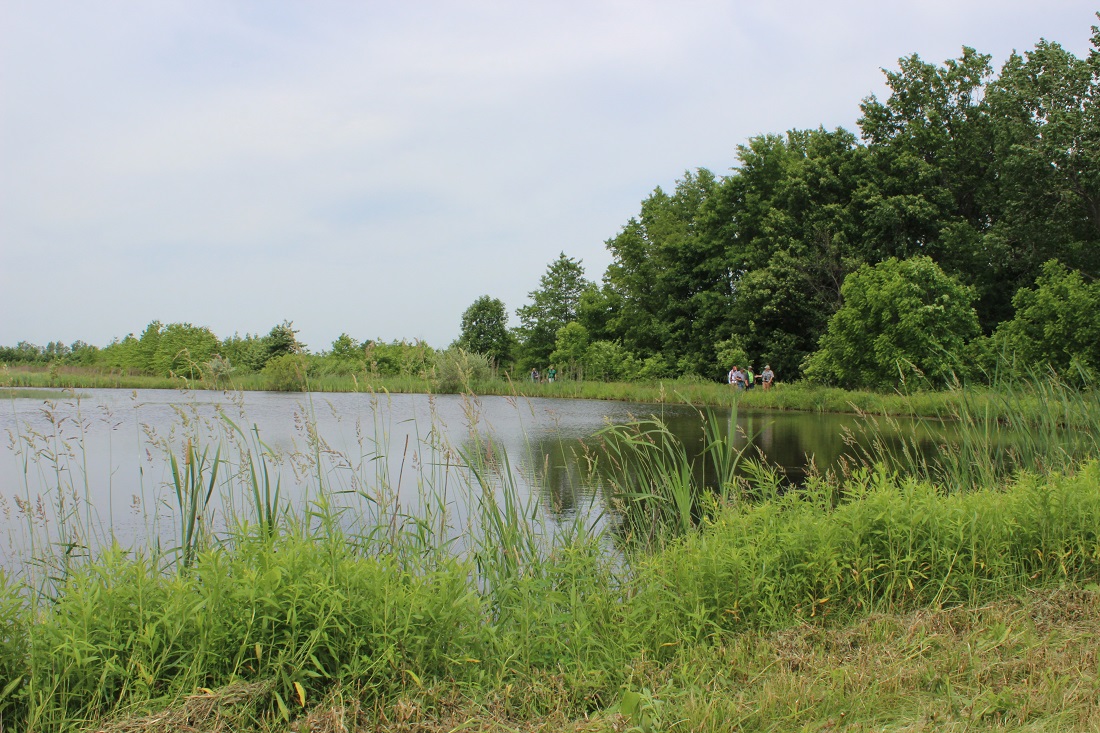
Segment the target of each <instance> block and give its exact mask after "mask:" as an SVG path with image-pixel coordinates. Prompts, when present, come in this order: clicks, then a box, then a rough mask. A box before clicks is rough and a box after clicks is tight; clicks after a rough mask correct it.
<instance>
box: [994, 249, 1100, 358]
mask: <svg viewBox="0 0 1100 733" xmlns="http://www.w3.org/2000/svg"><path fill="white" fill-rule="evenodd" d="M1012 302H1013V305H1014V306H1015V308H1016V314H1015V316H1014V317H1013V318H1012V320H1010V321H1005V322H1004V323H1002V324H1001V326H1000V327H999V328H998V329H997V332H996V337H997V338H995V339H994V344H997V345H1000V346H1003V348H1004V349H1005V350H1006V351H1007V352H1008V353H1009V355H1011V356H1012V357H1015V358H1016V359H1018V360H1019V364H1020V365H1021V366H1023V367H1024V368H1026V369H1029V370H1032V369H1034V370H1038V371H1040V372H1041V371H1042V370H1044V369H1046V368H1047V367H1053V368H1054V369H1057V370H1059V371H1066V370H1069V369H1070V367H1071V366H1072V365H1074V364H1077V365H1080V366H1083V367H1086V368H1089V369H1092V370H1100V282H1097V281H1093V282H1086V281H1085V279H1084V278H1083V277H1082V276H1081V273H1080V272H1078V271H1074V270H1069V269H1067V268H1066V267H1065V266H1064V265H1062V264H1061V263H1060V262H1058V261H1056V260H1051V261H1050V262H1047V263H1046V264H1045V265H1044V266H1043V271H1042V274H1041V275H1039V277H1038V278H1037V279H1036V281H1035V285H1034V286H1033V287H1029V288H1021V289H1020V290H1019V291H1018V292H1017V293H1016V295H1015V297H1013V299H1012Z"/></svg>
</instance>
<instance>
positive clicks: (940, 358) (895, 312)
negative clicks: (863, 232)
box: [805, 257, 978, 387]
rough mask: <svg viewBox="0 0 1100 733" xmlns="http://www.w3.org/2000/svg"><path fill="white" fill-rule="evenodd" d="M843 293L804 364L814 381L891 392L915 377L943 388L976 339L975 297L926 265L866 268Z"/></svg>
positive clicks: (916, 261) (925, 261)
mask: <svg viewBox="0 0 1100 733" xmlns="http://www.w3.org/2000/svg"><path fill="white" fill-rule="evenodd" d="M841 292H842V295H843V298H844V305H843V306H841V308H840V310H838V311H837V312H836V313H835V314H834V315H833V317H832V319H830V321H829V328H828V331H826V333H825V335H824V336H822V338H821V348H820V350H819V351H817V352H816V353H814V354H813V355H812V356H811V357H810V358H809V359H808V360H807V365H806V368H805V374H806V377H807V378H808V379H810V380H812V381H817V382H822V383H826V384H839V385H841V386H846V387H852V386H861V385H871V386H876V387H888V386H891V385H895V384H897V383H898V381H899V379H902V378H904V377H905V375H907V374H908V373H909V372H910V369H915V370H917V371H918V373H919V374H921V375H923V376H924V377H926V378H927V379H928V380H930V381H931V382H932V383H933V384H936V385H942V384H944V383H946V382H947V381H949V380H950V378H951V377H952V375H953V374H955V373H957V372H958V370H959V365H960V363H961V361H962V356H963V354H964V347H965V345H966V342H967V340H969V339H970V338H973V337H974V336H975V335H977V333H978V319H977V314H976V313H975V312H974V309H973V308H972V307H971V305H970V304H971V302H972V300H973V297H974V296H973V292H972V290H971V289H969V288H967V287H965V286H963V285H961V284H960V283H959V282H958V281H957V280H956V279H954V278H952V277H949V276H948V275H945V274H944V272H943V271H942V270H941V269H940V268H939V267H937V266H936V264H935V263H934V262H933V261H932V260H931V259H930V258H928V257H913V258H910V259H908V260H900V261H899V260H897V259H894V258H892V257H891V258H890V259H888V260H886V261H884V262H880V263H879V264H877V265H874V266H867V265H865V266H863V267H861V268H860V269H859V270H857V271H856V272H854V273H852V274H851V275H849V276H848V277H847V278H845V280H844V286H843V288H842V290H841Z"/></svg>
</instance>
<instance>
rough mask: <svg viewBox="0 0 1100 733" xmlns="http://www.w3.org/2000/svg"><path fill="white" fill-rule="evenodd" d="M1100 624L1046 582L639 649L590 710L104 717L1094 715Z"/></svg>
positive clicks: (188, 708)
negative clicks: (971, 599)
mask: <svg viewBox="0 0 1100 733" xmlns="http://www.w3.org/2000/svg"><path fill="white" fill-rule="evenodd" d="M1097 638H1100V593H1098V592H1097V591H1096V590H1083V589H1074V588H1048V589H1039V590H1029V591H1026V592H1024V593H1022V594H1019V595H1016V596H1012V597H1008V598H1004V599H1001V600H998V601H996V602H993V603H989V604H986V605H983V606H981V607H977V608H950V609H922V610H918V611H913V612H910V613H907V614H873V615H871V616H868V617H866V618H863V619H860V620H858V621H856V622H854V623H852V624H849V625H846V626H839V627H822V626H820V625H816V624H804V625H800V626H797V627H793V628H789V629H784V630H780V631H772V632H759V631H750V632H743V633H739V634H730V635H725V636H723V637H722V638H720V639H716V640H715V642H714V643H712V644H706V645H699V646H692V647H689V648H685V649H682V650H680V651H679V652H678V653H677V654H676V655H675V656H674V657H673V658H672V659H669V660H667V661H666V662H663V663H656V662H654V661H652V660H649V659H645V658H639V659H637V660H635V661H634V662H633V663H632V664H631V665H630V667H629V668H628V669H627V670H625V675H624V678H623V681H622V686H621V691H620V693H619V702H618V704H616V705H613V706H611V707H609V708H608V709H606V710H600V711H594V712H592V713H589V714H578V713H577V711H576V710H575V709H572V706H570V705H568V704H567V701H568V700H569V698H570V690H569V688H568V684H567V681H566V680H565V679H564V678H563V677H562V676H561V675H552V674H547V675H545V676H544V677H543V678H541V679H539V680H529V681H528V682H527V683H526V684H519V685H507V686H504V687H497V688H491V689H483V690H480V691H471V690H469V689H466V688H461V687H458V686H455V685H448V684H445V683H437V684H433V685H422V686H417V685H415V684H410V685H408V686H407V689H406V690H405V691H404V692H402V693H401V694H399V695H397V696H396V697H394V698H393V699H390V700H387V701H385V702H380V703H379V702H375V703H371V702H369V701H370V700H372V699H374V698H373V696H372V695H371V694H370V692H369V691H366V690H361V689H355V688H340V689H337V690H334V691H333V692H332V693H331V694H330V695H329V696H328V697H327V698H326V699H325V700H324V701H322V702H320V703H319V704H317V705H316V706H313V707H312V708H311V709H310V710H309V711H308V712H304V713H303V714H301V715H299V716H297V717H296V718H295V719H294V720H293V721H291V722H290V723H289V724H287V723H286V722H284V721H281V720H271V719H267V720H264V719H257V717H256V715H255V710H256V707H257V703H258V701H262V700H264V699H265V698H266V697H267V696H269V695H270V690H269V689H266V688H264V687H263V686H257V685H243V684H238V685H233V686H229V687H226V688H222V689H219V690H206V691H197V692H196V693H194V694H192V695H189V696H187V697H185V698H183V699H182V700H180V701H179V702H178V703H177V704H175V705H173V706H170V707H168V708H166V709H163V710H158V711H156V712H154V713H150V714H147V715H143V716H133V717H124V718H120V719H117V720H115V721H111V722H108V723H106V724H105V725H103V726H102V728H101V730H103V731H104V733H154V732H158V733H159V732H161V731H163V732H165V733H167V731H179V730H201V731H210V732H212V733H213V732H218V733H222V732H228V731H236V730H244V729H247V730H255V731H265V732H266V731H275V730H291V731H295V730H301V731H306V730H308V731H311V732H313V733H365V732H366V731H403V732H407V731H420V732H422V733H445V732H448V733H449V732H451V731H459V730H463V731H465V730H470V731H500V732H501V733H504V732H505V731H509V732H514V731H525V732H530V733H535V732H536V731H537V732H549V731H572V732H577V733H579V732H582V731H584V732H589V733H612V732H615V733H622V732H623V731H628V730H632V731H644V730H652V731H698V732H700V733H709V732H711V731H713V732H715V733H717V732H721V731H730V730H745V731H786V730H791V731H828V730H851V731H882V730H898V731H901V730H904V731H964V730H1004V731H1007V730H1021V729H1024V730H1049V731H1069V730H1074V731H1077V730H1080V731H1085V730H1096V729H1097V728H1098V727H1100V656H1098V655H1100V651H1098V646H1097V644H1096V642H1095V640H1096V639H1097ZM530 699H540V700H545V701H548V702H549V705H550V709H543V710H542V711H541V712H540V713H538V714H536V715H531V714H524V711H525V710H529V709H530V707H531V706H529V705H528V704H525V702H524V701H526V700H530ZM554 701H558V703H559V704H558V706H557V707H555V705H554ZM624 701H627V702H632V703H633V704H632V705H630V706H624V705H623V702H624ZM624 708H626V710H625V711H624Z"/></svg>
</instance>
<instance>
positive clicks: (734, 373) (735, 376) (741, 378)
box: [729, 364, 745, 389]
mask: <svg viewBox="0 0 1100 733" xmlns="http://www.w3.org/2000/svg"><path fill="white" fill-rule="evenodd" d="M729 379H730V385H731V386H733V387H734V388H735V389H744V388H745V373H744V372H742V371H741V367H739V366H738V365H736V364H734V365H733V369H730V376H729Z"/></svg>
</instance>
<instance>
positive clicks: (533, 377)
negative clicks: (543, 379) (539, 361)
mask: <svg viewBox="0 0 1100 733" xmlns="http://www.w3.org/2000/svg"><path fill="white" fill-rule="evenodd" d="M531 381H532V382H534V383H535V384H538V382H539V370H538V369H536V368H534V367H531Z"/></svg>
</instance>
